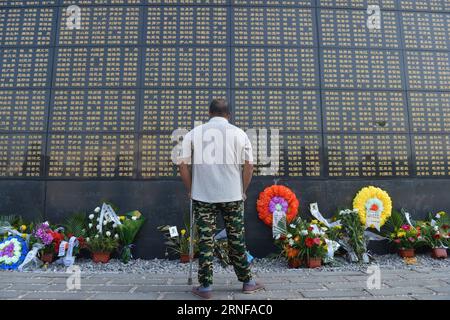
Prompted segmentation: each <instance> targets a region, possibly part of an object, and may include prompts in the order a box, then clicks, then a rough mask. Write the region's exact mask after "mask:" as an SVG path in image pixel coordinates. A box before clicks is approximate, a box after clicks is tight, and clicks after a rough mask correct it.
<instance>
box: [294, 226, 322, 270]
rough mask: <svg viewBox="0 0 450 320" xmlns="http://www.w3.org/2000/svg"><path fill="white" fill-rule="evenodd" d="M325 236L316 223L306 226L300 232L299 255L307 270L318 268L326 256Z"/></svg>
mask: <svg viewBox="0 0 450 320" xmlns="http://www.w3.org/2000/svg"><path fill="white" fill-rule="evenodd" d="M325 239H326V236H325V232H324V230H322V229H321V228H320V227H319V226H318V223H316V221H314V222H311V223H309V224H307V225H306V228H304V229H302V230H300V242H299V247H300V254H301V256H302V257H303V259H304V260H305V262H306V266H307V267H308V268H319V267H321V266H322V260H323V258H325V256H326V255H327V243H326V241H325Z"/></svg>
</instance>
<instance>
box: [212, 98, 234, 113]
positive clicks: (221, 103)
mask: <svg viewBox="0 0 450 320" xmlns="http://www.w3.org/2000/svg"><path fill="white" fill-rule="evenodd" d="M209 113H210V114H211V115H212V116H220V117H225V116H228V115H229V114H230V108H229V106H228V102H227V101H226V100H225V99H214V100H213V101H212V102H211V104H210V105H209Z"/></svg>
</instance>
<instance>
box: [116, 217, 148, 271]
mask: <svg viewBox="0 0 450 320" xmlns="http://www.w3.org/2000/svg"><path fill="white" fill-rule="evenodd" d="M119 219H120V220H121V222H122V224H120V225H118V226H117V231H118V234H119V237H120V242H121V244H122V246H123V248H122V253H121V260H122V262H124V263H128V262H129V261H130V259H131V258H132V255H131V247H132V246H133V242H134V239H135V238H136V235H137V234H138V232H139V230H140V229H141V227H142V225H143V224H144V221H145V218H144V216H143V215H142V214H141V213H140V212H139V211H137V210H135V211H131V212H128V213H126V214H124V215H123V216H120V217H119Z"/></svg>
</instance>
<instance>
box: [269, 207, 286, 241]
mask: <svg viewBox="0 0 450 320" xmlns="http://www.w3.org/2000/svg"><path fill="white" fill-rule="evenodd" d="M285 232H286V213H285V212H283V211H278V210H277V211H275V212H274V213H273V222H272V236H273V237H274V238H278V237H279V236H281V235H282V234H284V233H285Z"/></svg>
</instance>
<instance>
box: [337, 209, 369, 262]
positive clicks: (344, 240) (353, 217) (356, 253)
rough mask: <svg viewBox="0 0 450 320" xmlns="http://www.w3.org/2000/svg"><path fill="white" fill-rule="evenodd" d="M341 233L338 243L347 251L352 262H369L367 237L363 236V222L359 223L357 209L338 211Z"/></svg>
mask: <svg viewBox="0 0 450 320" xmlns="http://www.w3.org/2000/svg"><path fill="white" fill-rule="evenodd" d="M339 219H340V220H341V224H342V230H341V231H342V233H341V235H340V240H339V241H338V242H339V244H341V245H342V247H343V248H344V249H345V250H346V251H347V255H348V256H347V257H348V259H349V260H350V261H352V262H357V261H364V262H366V263H368V262H369V257H368V255H367V239H366V238H365V236H364V224H362V223H361V220H360V215H359V214H358V210H356V209H353V210H350V209H345V210H341V211H339Z"/></svg>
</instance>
